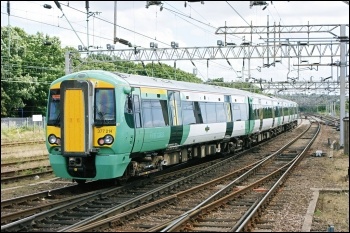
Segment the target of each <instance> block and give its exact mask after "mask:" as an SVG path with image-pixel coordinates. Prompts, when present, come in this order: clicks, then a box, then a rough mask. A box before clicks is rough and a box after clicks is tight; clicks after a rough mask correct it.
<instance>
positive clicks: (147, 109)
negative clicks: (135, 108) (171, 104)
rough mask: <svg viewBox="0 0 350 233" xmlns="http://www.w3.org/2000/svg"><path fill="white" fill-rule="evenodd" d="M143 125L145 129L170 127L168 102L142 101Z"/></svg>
mask: <svg viewBox="0 0 350 233" xmlns="http://www.w3.org/2000/svg"><path fill="white" fill-rule="evenodd" d="M142 113H143V125H144V127H145V128H151V127H164V126H168V125H169V116H168V107H167V101H166V100H151V99H144V100H142Z"/></svg>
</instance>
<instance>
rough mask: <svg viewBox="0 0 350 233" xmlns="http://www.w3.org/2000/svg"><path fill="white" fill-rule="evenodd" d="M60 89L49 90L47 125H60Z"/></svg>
mask: <svg viewBox="0 0 350 233" xmlns="http://www.w3.org/2000/svg"><path fill="white" fill-rule="evenodd" d="M60 99H61V96H60V90H59V89H55V90H50V97H49V113H48V120H47V125H54V126H59V125H60V117H61V112H60Z"/></svg>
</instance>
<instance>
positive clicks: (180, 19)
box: [1, 1, 349, 82]
mask: <svg viewBox="0 0 350 233" xmlns="http://www.w3.org/2000/svg"><path fill="white" fill-rule="evenodd" d="M59 3H60V5H61V9H62V11H61V10H60V9H59V8H58V7H57V6H56V4H55V2H54V1H10V16H9V15H8V14H7V7H6V5H7V1H1V26H7V25H11V26H13V27H14V26H16V27H20V28H22V29H23V30H25V32H26V33H28V34H36V33H37V32H42V33H44V34H48V35H49V36H51V37H53V36H57V37H59V38H60V40H61V42H62V46H72V47H75V48H78V45H84V46H94V47H102V48H103V49H106V44H113V38H114V31H115V32H116V36H117V37H118V38H123V39H126V40H128V41H129V42H131V43H132V44H133V45H135V46H140V47H143V48H149V46H150V42H156V43H158V47H159V48H170V43H171V41H175V42H177V43H178V45H179V48H181V47H207V46H217V40H222V41H224V40H225V38H224V35H216V34H215V31H216V30H217V28H219V27H224V26H225V25H226V26H234V27H240V26H244V27H246V26H249V25H253V26H267V25H269V26H273V25H274V24H276V25H278V24H280V25H284V26H291V25H299V26H300V25H328V24H337V25H339V24H349V5H348V4H346V3H345V2H343V1H266V3H268V5H267V7H266V9H264V10H263V8H264V6H266V5H262V6H261V5H255V6H250V1H215V2H214V1H202V2H200V1H197V2H187V1H162V2H161V3H162V4H159V5H149V6H148V7H146V5H147V1H117V2H116V5H115V4H114V1H89V4H88V5H89V12H90V13H89V14H87V9H86V1H59ZM185 3H186V4H185ZM45 4H47V5H50V6H51V8H50V9H49V8H45V7H44V6H45ZM115 6H116V7H115ZM115 8H116V14H114V12H115V10H114V9H115ZM161 8H162V9H161ZM114 21H116V24H117V27H116V29H115V27H114V26H113V24H114ZM337 33H339V32H337ZM346 34H347V36H349V27H346ZM265 37H266V36H265ZM311 37H315V38H321V39H320V40H322V41H327V39H329V38H331V37H332V35H330V34H328V33H327V34H325V33H318V34H317V35H311ZM286 38H294V40H301V41H303V40H304V41H305V38H306V35H298V34H295V33H294V34H293V33H290V34H288V35H286ZM246 40H247V38H243V37H242V36H237V35H227V37H226V41H227V42H229V43H236V44H241V43H242V42H244V41H246ZM328 41H329V40H328ZM251 42H252V44H259V43H262V42H263V40H262V39H260V38H259V37H258V36H254V37H253V38H252V41H251ZM115 48H116V49H129V48H128V47H127V46H126V45H123V44H120V43H117V44H116V45H115ZM347 49H348V48H347ZM347 51H348V50H347ZM339 59H340V58H339ZM161 62H163V63H166V64H168V65H170V66H174V61H161ZM264 62H266V61H263V60H262V59H251V61H250V64H249V66H248V65H247V62H245V63H244V61H242V59H232V60H231V61H230V63H231V65H232V66H229V64H228V63H227V61H226V60H211V61H210V62H208V63H207V61H206V60H196V61H194V64H195V67H196V70H197V74H196V75H197V77H198V78H200V79H202V80H203V81H208V80H209V79H215V78H223V79H224V81H226V82H231V81H242V80H246V79H247V78H252V77H254V78H256V79H264V80H273V81H274V82H280V81H287V76H288V77H297V78H298V79H299V80H300V81H303V80H304V81H307V80H309V79H310V78H311V77H312V78H313V80H314V81H316V80H321V79H322V78H325V77H329V76H332V79H334V80H336V79H337V75H339V69H337V67H330V66H320V67H319V69H317V70H316V69H305V68H303V67H299V69H298V68H297V66H295V64H297V62H298V60H297V59H296V58H291V59H282V60H281V63H276V65H275V66H270V67H269V68H266V67H263V64H264ZM313 62H315V60H314V61H313ZM316 62H320V63H330V62H331V61H330V59H326V58H321V57H320V58H319V59H318V61H316ZM146 63H147V62H146ZM310 63H311V62H310ZM243 64H244V65H243ZM176 67H177V68H180V69H182V70H184V71H186V72H190V73H192V72H193V70H194V68H195V67H194V66H193V64H192V63H191V61H188V60H186V61H177V62H176ZM348 70H349V68H347V74H348ZM248 74H250V77H248ZM242 76H243V77H242Z"/></svg>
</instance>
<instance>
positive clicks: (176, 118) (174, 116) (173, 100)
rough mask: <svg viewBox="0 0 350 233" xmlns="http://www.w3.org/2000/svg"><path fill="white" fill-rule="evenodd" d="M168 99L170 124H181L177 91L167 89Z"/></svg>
mask: <svg viewBox="0 0 350 233" xmlns="http://www.w3.org/2000/svg"><path fill="white" fill-rule="evenodd" d="M168 101H169V107H170V111H169V113H170V125H181V124H182V118H181V115H182V114H181V105H180V104H181V101H180V93H179V92H178V91H168Z"/></svg>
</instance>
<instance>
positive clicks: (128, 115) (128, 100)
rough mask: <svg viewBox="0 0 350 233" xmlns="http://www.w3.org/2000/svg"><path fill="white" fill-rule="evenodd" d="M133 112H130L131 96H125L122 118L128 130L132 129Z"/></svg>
mask: <svg viewBox="0 0 350 233" xmlns="http://www.w3.org/2000/svg"><path fill="white" fill-rule="evenodd" d="M132 113H133V110H132V101H131V95H127V96H126V98H125V105H124V117H125V121H126V124H127V125H128V126H129V127H130V128H134V119H133V114H132Z"/></svg>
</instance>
